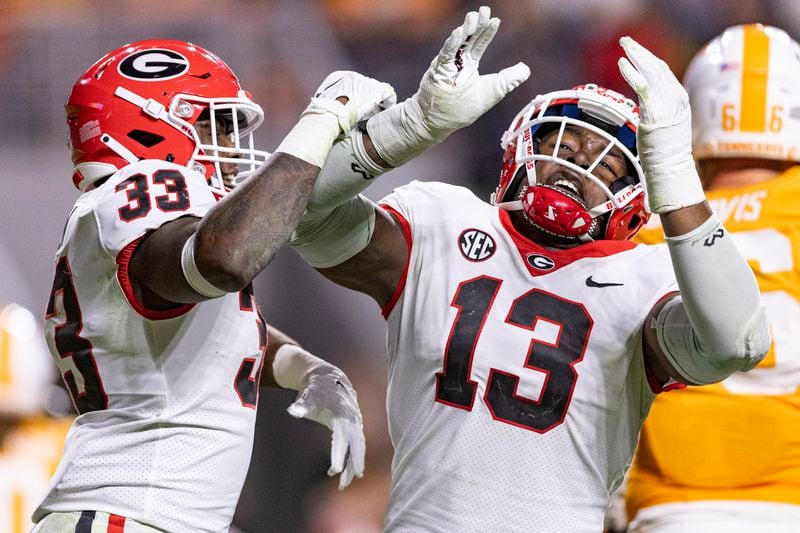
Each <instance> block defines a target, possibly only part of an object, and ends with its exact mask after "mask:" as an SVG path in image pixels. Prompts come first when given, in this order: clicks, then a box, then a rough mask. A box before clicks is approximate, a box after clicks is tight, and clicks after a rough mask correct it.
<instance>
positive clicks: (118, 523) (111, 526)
mask: <svg viewBox="0 0 800 533" xmlns="http://www.w3.org/2000/svg"><path fill="white" fill-rule="evenodd" d="M123 531H125V517H124V516H119V515H116V514H112V515H108V529H106V532H107V533H122V532H123Z"/></svg>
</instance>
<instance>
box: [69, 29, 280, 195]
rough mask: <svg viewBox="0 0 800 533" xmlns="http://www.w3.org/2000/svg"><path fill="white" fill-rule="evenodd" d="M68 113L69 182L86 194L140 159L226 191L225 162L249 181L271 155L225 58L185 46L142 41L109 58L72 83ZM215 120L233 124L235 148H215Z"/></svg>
mask: <svg viewBox="0 0 800 533" xmlns="http://www.w3.org/2000/svg"><path fill="white" fill-rule="evenodd" d="M65 108H66V113H67V126H68V128H69V136H70V148H71V151H72V162H73V163H74V165H75V168H74V170H73V175H72V181H73V183H74V184H75V186H76V187H78V188H79V189H80V190H81V191H85V190H86V189H87V187H89V186H90V185H91V184H92V183H94V182H95V181H97V180H99V179H101V178H104V177H107V176H109V175H111V174H113V173H114V172H116V171H117V170H118V169H120V168H122V167H124V166H125V165H128V164H129V163H133V162H135V161H138V160H140V159H162V160H165V161H170V162H174V163H177V164H179V165H185V166H186V167H189V168H192V169H195V170H198V171H200V172H201V173H203V174H205V176H206V178H207V179H208V180H209V183H210V184H212V185H214V186H216V187H220V188H221V187H222V172H221V170H220V167H219V164H220V163H224V162H230V163H236V164H240V165H244V166H245V169H242V171H240V172H239V174H238V177H239V178H244V177H246V176H247V175H249V174H252V173H253V172H254V171H255V169H256V168H258V166H259V165H260V163H262V162H263V161H264V160H266V158H267V156H268V155H269V154H268V153H267V152H264V151H261V150H256V149H254V148H253V138H252V132H253V131H254V130H255V129H256V128H258V127H259V126H260V125H261V123H262V122H263V120H264V112H263V111H262V109H261V107H260V106H259V105H258V104H256V103H255V102H253V100H252V99H251V96H250V94H249V93H247V92H246V91H244V90H243V89H242V87H241V85H239V80H238V79H237V78H236V75H235V74H234V73H233V72H232V71H231V69H230V68H228V66H227V65H226V64H225V63H224V62H223V61H222V60H221V59H220V58H218V57H217V56H215V55H214V54H212V53H210V52H208V51H206V50H204V49H202V48H200V47H199V46H196V45H194V44H191V43H187V42H184V41H175V40H166V39H152V40H146V41H138V42H135V43H131V44H129V45H126V46H123V47H122V48H118V49H117V50H114V51H112V52H109V53H108V54H106V55H105V56H104V57H103V58H102V59H100V60H99V61H98V62H97V63H95V64H94V65H92V66H91V67H90V68H89V70H87V71H86V72H85V73H84V74H83V75H82V76H81V77H80V79H79V80H78V81H77V83H75V85H74V86H73V88H72V92H71V93H70V95H69V98H68V99H67V103H66V106H65ZM201 115H203V116H202V117H201ZM199 118H209V119H210V123H211V137H212V140H211V144H203V143H202V142H201V140H200V138H199V136H198V134H197V132H196V131H195V128H194V124H195V122H197V120H198V119H199ZM218 119H221V120H223V121H225V122H226V123H227V124H229V125H230V129H231V131H232V133H231V135H230V137H231V140H232V142H233V145H234V146H232V147H228V146H225V147H222V146H219V145H218V144H217V132H216V127H217V120H218ZM248 165H249V169H247V168H246V167H247V166H248Z"/></svg>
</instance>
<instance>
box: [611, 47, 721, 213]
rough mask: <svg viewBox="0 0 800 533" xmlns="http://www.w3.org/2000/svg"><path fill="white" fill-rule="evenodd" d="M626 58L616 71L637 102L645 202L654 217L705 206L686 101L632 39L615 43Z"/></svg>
mask: <svg viewBox="0 0 800 533" xmlns="http://www.w3.org/2000/svg"><path fill="white" fill-rule="evenodd" d="M619 43H620V45H622V48H623V50H625V54H626V55H627V56H628V57H627V58H625V57H621V58H620V59H619V62H618V64H619V70H620V72H621V73H622V77H623V78H625V81H627V82H628V85H630V86H631V88H633V90H634V91H636V94H637V95H638V96H639V113H640V116H641V120H640V122H639V129H638V131H637V134H636V146H637V149H638V151H639V160H640V162H641V165H642V169H643V170H644V176H645V181H646V183H645V185H646V188H647V197H648V202H649V204H650V210H651V211H652V212H653V213H659V214H663V213H669V212H671V211H675V210H676V209H680V208H681V207H687V206H690V205H694V204H699V203H700V202H702V201H704V200H705V194H704V193H703V187H702V185H701V183H700V177H699V176H698V174H697V170H696V168H695V165H694V160H693V159H692V118H691V110H690V108H689V97H688V95H687V94H686V90H685V89H684V88H683V86H682V85H681V83H680V82H679V81H678V79H677V78H676V77H675V75H674V74H673V73H672V71H671V70H670V69H669V67H668V66H667V64H666V63H664V61H662V60H661V59H659V58H658V57H656V56H655V55H653V53H652V52H650V51H649V50H647V49H646V48H644V47H643V46H642V45H640V44H639V43H637V42H636V41H634V40H633V39H631V38H630V37H623V38H621V39H620V40H619Z"/></svg>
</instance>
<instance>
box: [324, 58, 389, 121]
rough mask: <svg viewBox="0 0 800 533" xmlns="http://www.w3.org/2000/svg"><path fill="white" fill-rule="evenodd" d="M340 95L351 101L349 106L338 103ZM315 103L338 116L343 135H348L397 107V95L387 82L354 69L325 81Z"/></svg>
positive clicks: (332, 74)
mask: <svg viewBox="0 0 800 533" xmlns="http://www.w3.org/2000/svg"><path fill="white" fill-rule="evenodd" d="M340 96H344V97H346V98H347V99H348V101H347V103H346V104H342V103H341V102H339V101H337V100H336V99H337V98H339V97H340ZM311 103H312V105H313V104H316V105H318V106H320V107H321V108H323V109H325V110H328V111H330V112H331V113H334V114H335V115H337V116H338V117H339V126H340V128H341V134H342V135H347V134H348V133H350V130H352V129H353V128H355V127H356V124H358V123H359V122H360V121H362V120H366V119H368V118H370V117H372V116H373V115H375V114H376V113H379V112H381V111H383V110H384V109H387V108H389V107H391V106H393V105H394V104H396V103H397V95H396V94H395V92H394V87H392V86H391V85H389V84H388V83H386V82H382V81H378V80H376V79H373V78H368V77H367V76H363V75H361V74H359V73H358V72H353V71H350V70H337V71H335V72H332V73H330V74H328V77H326V78H325V79H324V80H323V81H322V83H321V84H320V86H319V87H318V88H317V92H316V93H315V94H314V98H312V99H311Z"/></svg>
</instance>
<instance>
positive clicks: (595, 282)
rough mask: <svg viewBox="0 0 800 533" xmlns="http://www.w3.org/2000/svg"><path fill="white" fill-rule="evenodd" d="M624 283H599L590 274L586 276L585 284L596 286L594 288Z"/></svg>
mask: <svg viewBox="0 0 800 533" xmlns="http://www.w3.org/2000/svg"><path fill="white" fill-rule="evenodd" d="M623 285H625V284H624V283H600V282H598V281H595V280H593V279H592V276H589V277H588V278H586V286H587V287H596V288H603V287H622V286H623Z"/></svg>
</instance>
